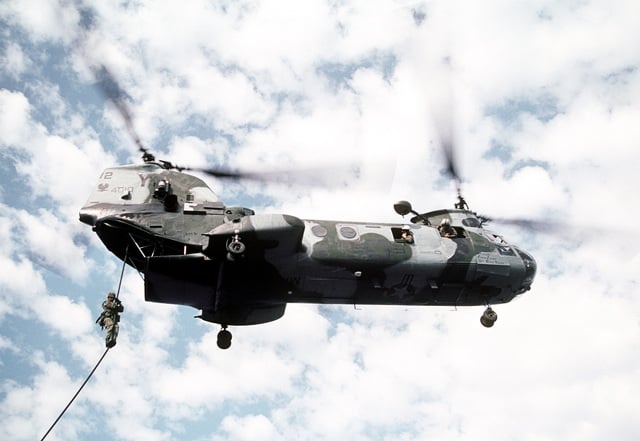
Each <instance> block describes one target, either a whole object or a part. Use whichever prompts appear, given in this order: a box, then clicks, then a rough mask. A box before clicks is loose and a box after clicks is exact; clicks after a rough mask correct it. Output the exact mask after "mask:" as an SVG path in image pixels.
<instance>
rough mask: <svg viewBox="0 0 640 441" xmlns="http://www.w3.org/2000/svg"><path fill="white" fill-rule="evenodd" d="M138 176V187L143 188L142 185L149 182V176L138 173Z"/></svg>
mask: <svg viewBox="0 0 640 441" xmlns="http://www.w3.org/2000/svg"><path fill="white" fill-rule="evenodd" d="M138 176H139V177H140V187H144V184H145V183H146V182H147V181H148V180H149V178H150V177H151V176H149V175H148V174H146V173H138Z"/></svg>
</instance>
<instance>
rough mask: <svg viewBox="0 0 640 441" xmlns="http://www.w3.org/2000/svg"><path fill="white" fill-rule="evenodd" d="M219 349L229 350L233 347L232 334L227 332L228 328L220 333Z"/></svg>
mask: <svg viewBox="0 0 640 441" xmlns="http://www.w3.org/2000/svg"><path fill="white" fill-rule="evenodd" d="M218 347H219V348H220V349H229V347H231V332H229V331H227V328H226V327H224V328H223V329H222V330H221V331H220V332H218Z"/></svg>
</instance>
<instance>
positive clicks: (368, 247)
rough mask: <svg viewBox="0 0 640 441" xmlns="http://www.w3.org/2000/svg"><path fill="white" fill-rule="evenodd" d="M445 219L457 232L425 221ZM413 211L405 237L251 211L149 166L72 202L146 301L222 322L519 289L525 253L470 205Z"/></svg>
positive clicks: (528, 274) (489, 300) (501, 296)
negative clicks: (289, 307) (295, 306)
mask: <svg viewBox="0 0 640 441" xmlns="http://www.w3.org/2000/svg"><path fill="white" fill-rule="evenodd" d="M444 218H447V219H449V220H450V223H451V225H452V226H453V227H454V229H455V230H456V232H457V233H458V236H457V237H456V238H446V237H442V236H441V234H440V232H439V231H438V229H437V228H436V227H435V225H438V224H439V223H440V221H441V220H442V219H444ZM421 219H426V220H427V221H426V222H425V223H424V224H411V225H410V226H409V231H410V233H411V235H412V236H413V241H412V242H411V243H408V242H407V241H405V240H403V239H402V235H401V233H402V230H403V225H402V224H379V223H357V222H340V221H330V220H302V219H298V218H296V217H294V216H289V215H283V214H259V215H256V214H254V212H253V211H252V210H250V209H247V208H243V207H226V206H225V205H224V204H223V203H222V202H221V201H219V200H218V198H217V197H216V196H215V194H214V193H213V192H212V191H211V190H210V189H209V187H207V185H206V184H205V183H204V182H203V181H202V180H200V179H198V178H196V177H194V176H191V175H188V174H186V173H182V172H179V171H175V170H168V169H165V168H164V167H163V166H162V165H160V164H155V163H148V164H145V165H133V166H122V167H114V168H110V169H107V170H105V171H104V172H103V173H102V175H101V176H100V179H99V182H98V185H97V187H96V189H95V190H94V192H93V193H92V195H91V196H90V198H89V200H88V202H87V204H86V205H85V206H84V207H83V208H82V209H81V210H80V220H81V221H83V222H85V223H87V224H89V225H92V226H93V227H94V230H95V231H96V233H97V234H98V235H99V237H100V238H101V239H102V241H103V242H104V243H105V245H106V246H107V248H108V249H109V250H110V251H111V252H113V253H114V254H115V255H116V256H118V257H119V258H120V259H125V258H126V259H127V263H129V264H130V265H131V266H133V267H135V268H136V269H138V270H139V271H141V272H142V273H144V274H145V298H146V300H148V301H155V302H163V303H174V304H182V305H189V306H192V307H194V308H197V309H201V310H202V315H201V318H202V319H204V320H208V321H212V322H216V323H221V324H224V325H244V324H256V323H263V322H266V321H270V320H275V319H277V318H279V317H281V316H282V314H284V309H285V306H286V304H287V303H296V302H307V303H324V304H382V305H394V304H401V305H449V306H468V305H484V304H496V303H505V302H509V301H510V300H512V299H513V298H514V297H515V296H517V295H519V294H522V293H524V292H526V291H527V290H528V289H529V288H530V285H531V283H532V282H533V278H534V276H535V271H536V264H535V261H534V260H533V258H532V257H531V256H530V255H529V254H528V253H526V252H525V251H523V250H520V249H518V248H517V247H515V246H512V245H510V244H508V243H506V242H505V241H504V240H503V239H502V238H501V237H500V236H498V235H496V234H494V233H492V232H490V231H488V230H486V229H484V228H482V225H481V222H480V221H479V220H478V218H476V216H475V215H474V213H472V212H470V211H467V210H438V211H433V212H430V213H425V214H423V215H421ZM239 243H240V244H239ZM232 245H236V247H235V248H237V249H239V250H242V252H240V253H235V252H233V251H230V250H231V249H233V248H234V247H233V246H232ZM228 247H230V248H228Z"/></svg>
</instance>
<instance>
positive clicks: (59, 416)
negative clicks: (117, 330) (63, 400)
mask: <svg viewBox="0 0 640 441" xmlns="http://www.w3.org/2000/svg"><path fill="white" fill-rule="evenodd" d="M109 349H111V348H107V349H106V350H105V351H104V353H103V354H102V357H100V360H98V362H97V363H96V365H95V366H94V367H93V369H92V370H91V373H90V374H89V376H88V377H87V378H86V380H84V383H82V386H80V389H78V391H77V392H76V394H75V395H74V396H73V398H71V401H69V404H67V407H65V408H64V410H63V411H62V412H61V413H60V415H58V418H56V420H55V421H54V422H53V424H52V425H51V427H49V430H47V433H45V434H44V436H43V437H42V439H40V441H43V440H44V439H45V438H46V437H47V435H49V432H51V430H52V429H53V428H54V426H55V425H56V424H57V423H58V421H60V418H62V415H64V413H65V412H66V411H67V409H68V408H69V406H71V403H73V401H74V400H75V399H76V397H77V396H78V395H80V391H81V390H82V388H83V387H84V385H85V384H87V382H88V381H89V379H90V378H91V376H92V375H93V373H94V372H95V371H96V369H98V366H100V363H102V360H103V359H104V356H105V355H107V352H109Z"/></svg>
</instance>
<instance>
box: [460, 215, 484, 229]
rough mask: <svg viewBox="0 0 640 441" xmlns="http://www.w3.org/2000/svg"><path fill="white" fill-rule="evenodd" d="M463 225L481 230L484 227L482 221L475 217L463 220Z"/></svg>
mask: <svg viewBox="0 0 640 441" xmlns="http://www.w3.org/2000/svg"><path fill="white" fill-rule="evenodd" d="M462 225H464V226H465V227H471V228H480V227H481V226H482V225H481V224H480V221H479V220H478V219H476V218H475V217H468V218H466V219H462Z"/></svg>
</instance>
